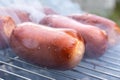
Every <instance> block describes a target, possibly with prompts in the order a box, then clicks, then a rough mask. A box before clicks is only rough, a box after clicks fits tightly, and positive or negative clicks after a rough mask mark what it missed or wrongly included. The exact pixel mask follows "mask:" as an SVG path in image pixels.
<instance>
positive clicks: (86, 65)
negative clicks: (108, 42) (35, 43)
mask: <svg viewBox="0 0 120 80" xmlns="http://www.w3.org/2000/svg"><path fill="white" fill-rule="evenodd" d="M119 53H120V44H118V45H116V46H114V47H112V48H111V49H109V50H108V51H106V53H105V54H104V55H103V56H102V57H100V58H98V59H86V58H84V59H83V60H82V61H81V62H80V64H79V65H78V66H76V67H75V68H73V69H71V70H67V71H58V70H49V69H46V68H41V67H38V66H35V65H33V64H30V63H27V62H25V61H24V60H22V59H19V57H18V56H16V55H13V52H12V51H11V50H10V49H7V50H6V51H0V80H120V54H119ZM11 54H12V55H11Z"/></svg>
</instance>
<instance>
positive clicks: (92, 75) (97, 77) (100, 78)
mask: <svg viewBox="0 0 120 80" xmlns="http://www.w3.org/2000/svg"><path fill="white" fill-rule="evenodd" d="M71 71H74V72H78V73H82V74H85V75H88V76H90V77H93V78H96V79H99V80H108V79H105V78H103V77H99V76H96V75H94V74H91V73H87V72H84V71H78V70H76V69H72V70H71Z"/></svg>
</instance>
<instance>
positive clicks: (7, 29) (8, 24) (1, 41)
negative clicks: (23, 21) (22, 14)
mask: <svg viewBox="0 0 120 80" xmlns="http://www.w3.org/2000/svg"><path fill="white" fill-rule="evenodd" d="M14 28H15V23H14V21H13V20H12V19H11V18H10V17H8V16H3V17H0V49H3V48H6V47H8V45H9V38H10V35H11V33H12V30H13V29H14Z"/></svg>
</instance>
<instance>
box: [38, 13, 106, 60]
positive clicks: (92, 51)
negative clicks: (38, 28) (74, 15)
mask: <svg viewBox="0 0 120 80" xmlns="http://www.w3.org/2000/svg"><path fill="white" fill-rule="evenodd" d="M40 24H44V25H48V26H51V27H55V28H61V27H62V28H71V29H75V30H76V31H77V32H78V36H80V37H81V35H82V37H83V38H84V40H85V43H86V50H85V56H86V57H89V58H97V57H100V56H101V55H103V54H104V52H105V50H106V48H107V42H108V39H107V35H106V32H105V31H103V30H101V29H99V28H97V27H94V26H90V25H84V24H81V23H78V22H77V21H75V20H72V19H70V18H67V17H64V16H60V15H48V16H45V17H44V18H43V19H42V20H41V21H40Z"/></svg>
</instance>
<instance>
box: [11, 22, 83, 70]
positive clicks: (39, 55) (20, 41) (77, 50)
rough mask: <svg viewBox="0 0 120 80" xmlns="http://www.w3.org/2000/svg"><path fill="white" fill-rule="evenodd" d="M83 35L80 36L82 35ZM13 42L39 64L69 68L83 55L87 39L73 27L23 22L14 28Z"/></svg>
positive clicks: (14, 49) (28, 57)
mask: <svg viewBox="0 0 120 80" xmlns="http://www.w3.org/2000/svg"><path fill="white" fill-rule="evenodd" d="M79 37H80V36H79ZM10 44H11V47H12V49H13V51H14V52H15V53H16V54H17V55H18V56H20V57H21V58H23V59H25V60H27V61H29V62H32V63H34V64H36V65H38V66H42V67H47V68H53V69H60V70H67V69H71V68H73V67H75V66H76V65H77V64H78V63H79V62H80V60H81V59H82V56H83V53H84V41H83V39H82V37H81V38H79V39H78V37H77V34H76V31H74V30H72V29H55V28H50V27H46V26H43V25H36V24H33V23H23V24H20V25H18V27H17V28H15V29H14V31H13V33H12V35H11V39H10Z"/></svg>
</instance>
